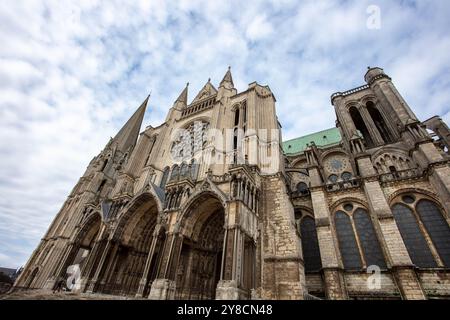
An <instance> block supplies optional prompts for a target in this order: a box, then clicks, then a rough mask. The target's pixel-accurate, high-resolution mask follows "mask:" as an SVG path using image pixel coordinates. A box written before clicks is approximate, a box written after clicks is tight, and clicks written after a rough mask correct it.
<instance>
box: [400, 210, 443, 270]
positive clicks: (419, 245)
mask: <svg viewBox="0 0 450 320" xmlns="http://www.w3.org/2000/svg"><path fill="white" fill-rule="evenodd" d="M392 213H393V214H394V219H395V222H396V223H397V226H398V229H399V230H400V234H401V235H402V238H403V242H404V243H405V246H406V249H407V250H408V253H409V256H410V257H411V260H412V262H413V263H414V264H415V265H416V266H418V267H421V268H432V267H436V261H435V260H434V258H433V255H432V253H431V251H430V248H429V247H428V244H427V242H426V240H425V237H424V236H423V234H422V232H421V231H420V228H419V225H418V222H417V220H416V218H415V217H414V214H413V212H412V211H411V209H410V208H408V207H407V206H405V205H403V204H396V205H394V206H393V207H392Z"/></svg>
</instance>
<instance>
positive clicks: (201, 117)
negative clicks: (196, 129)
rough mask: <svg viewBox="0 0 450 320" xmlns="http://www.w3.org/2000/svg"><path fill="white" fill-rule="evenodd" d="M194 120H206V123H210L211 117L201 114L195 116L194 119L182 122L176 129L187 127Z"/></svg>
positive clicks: (194, 121)
mask: <svg viewBox="0 0 450 320" xmlns="http://www.w3.org/2000/svg"><path fill="white" fill-rule="evenodd" d="M196 122H206V123H208V124H211V117H208V116H205V115H201V116H198V117H195V118H194V119H189V121H187V122H186V123H184V124H183V125H182V126H181V127H180V128H178V129H187V128H189V127H190V126H191V125H193V124H194V123H196Z"/></svg>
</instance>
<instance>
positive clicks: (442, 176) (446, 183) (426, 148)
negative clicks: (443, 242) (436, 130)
mask: <svg viewBox="0 0 450 320" xmlns="http://www.w3.org/2000/svg"><path fill="white" fill-rule="evenodd" d="M412 158H413V159H414V161H415V162H417V163H419V165H420V166H421V167H422V168H428V169H429V172H430V183H431V184H432V185H433V187H434V190H436V192H437V193H438V194H439V198H440V199H441V201H442V202H443V203H442V204H443V207H444V208H445V209H446V210H447V212H446V213H447V220H448V219H449V218H450V217H449V216H450V209H449V208H450V167H449V161H448V160H445V159H444V158H443V157H442V155H441V154H440V153H439V151H438V150H437V148H436V146H435V145H434V144H433V142H432V141H430V140H427V139H425V140H423V141H419V142H418V143H417V144H416V148H415V150H413V151H412Z"/></svg>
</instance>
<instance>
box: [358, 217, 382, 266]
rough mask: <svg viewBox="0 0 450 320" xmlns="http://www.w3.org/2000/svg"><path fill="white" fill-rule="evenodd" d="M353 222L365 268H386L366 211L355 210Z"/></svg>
mask: <svg viewBox="0 0 450 320" xmlns="http://www.w3.org/2000/svg"><path fill="white" fill-rule="evenodd" d="M353 221H354V222H355V228H356V232H357V233H358V238H359V243H360V244H361V247H362V250H363V253H364V258H365V260H366V264H367V266H372V265H376V266H378V267H380V268H382V269H384V268H386V261H385V260H384V256H383V252H382V250H381V246H380V243H379V242H378V238H377V235H376V233H375V229H374V227H373V224H372V220H370V217H369V214H368V213H367V211H366V210H364V209H361V208H358V209H356V211H355V213H354V214H353Z"/></svg>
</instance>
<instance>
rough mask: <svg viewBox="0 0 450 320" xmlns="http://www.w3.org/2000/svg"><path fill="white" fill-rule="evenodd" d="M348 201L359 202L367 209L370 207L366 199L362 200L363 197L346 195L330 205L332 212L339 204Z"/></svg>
mask: <svg viewBox="0 0 450 320" xmlns="http://www.w3.org/2000/svg"><path fill="white" fill-rule="evenodd" d="M347 202H348V203H356V204H359V205H360V206H361V207H363V208H364V209H365V210H368V209H367V208H369V204H368V203H367V202H366V201H365V200H362V199H360V198H356V197H345V198H341V199H339V200H336V201H335V202H333V203H332V204H331V205H330V212H335V211H336V210H337V208H338V207H339V206H341V205H342V204H344V203H347Z"/></svg>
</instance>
